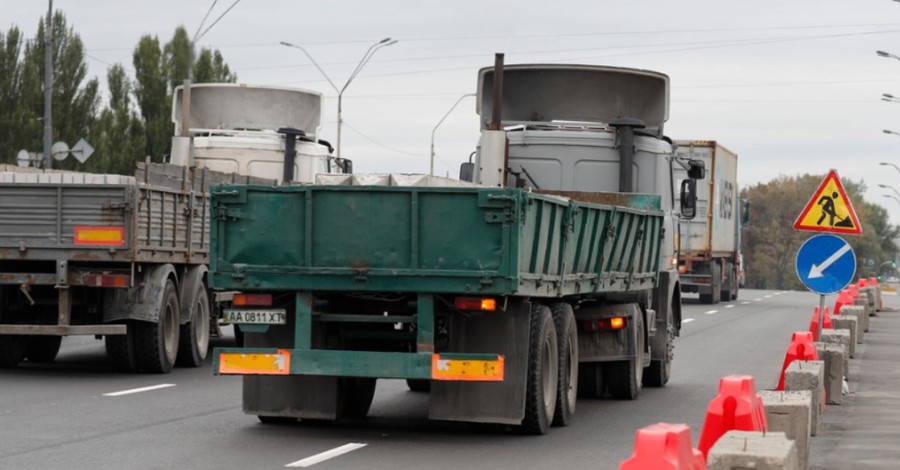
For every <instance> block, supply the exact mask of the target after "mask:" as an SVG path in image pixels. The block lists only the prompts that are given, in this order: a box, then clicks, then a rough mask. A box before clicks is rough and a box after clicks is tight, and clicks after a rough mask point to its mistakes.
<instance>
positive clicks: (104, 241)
mask: <svg viewBox="0 0 900 470" xmlns="http://www.w3.org/2000/svg"><path fill="white" fill-rule="evenodd" d="M74 242H75V244H76V245H94V246H124V245H125V227H122V226H105V227H98V226H89V225H78V226H76V227H75V239H74Z"/></svg>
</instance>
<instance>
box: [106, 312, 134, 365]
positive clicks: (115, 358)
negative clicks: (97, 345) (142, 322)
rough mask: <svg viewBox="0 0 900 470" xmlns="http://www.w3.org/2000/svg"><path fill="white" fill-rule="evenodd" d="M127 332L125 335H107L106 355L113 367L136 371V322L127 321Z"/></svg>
mask: <svg viewBox="0 0 900 470" xmlns="http://www.w3.org/2000/svg"><path fill="white" fill-rule="evenodd" d="M125 324H126V328H127V333H126V334H124V335H106V336H104V337H103V342H104V343H106V357H108V358H109V361H110V362H112V365H113V367H114V368H115V369H116V370H118V371H120V372H134V371H136V370H137V361H136V360H135V357H134V322H131V321H126V323H125Z"/></svg>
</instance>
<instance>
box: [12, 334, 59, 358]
mask: <svg viewBox="0 0 900 470" xmlns="http://www.w3.org/2000/svg"><path fill="white" fill-rule="evenodd" d="M22 340H23V341H22V342H23V346H24V353H25V354H24V355H25V359H27V360H28V362H53V360H54V359H56V355H57V354H59V345H60V343H62V336H44V335H34V336H24V337H23V338H22Z"/></svg>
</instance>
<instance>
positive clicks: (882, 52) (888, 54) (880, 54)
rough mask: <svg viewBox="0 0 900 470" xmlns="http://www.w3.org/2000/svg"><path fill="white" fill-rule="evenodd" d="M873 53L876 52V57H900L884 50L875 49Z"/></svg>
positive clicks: (899, 58) (898, 58)
mask: <svg viewBox="0 0 900 470" xmlns="http://www.w3.org/2000/svg"><path fill="white" fill-rule="evenodd" d="M875 53H876V54H878V57H889V58H891V59H897V60H900V57H897V56H896V55H894V54H891V53H888V52H884V51H875Z"/></svg>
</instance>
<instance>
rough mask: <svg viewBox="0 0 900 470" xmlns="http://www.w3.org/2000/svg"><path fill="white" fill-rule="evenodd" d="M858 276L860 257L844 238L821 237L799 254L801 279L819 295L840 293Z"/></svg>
mask: <svg viewBox="0 0 900 470" xmlns="http://www.w3.org/2000/svg"><path fill="white" fill-rule="evenodd" d="M855 273H856V255H855V254H854V253H853V249H852V248H850V245H849V244H848V243H847V242H846V241H844V239H842V238H841V237H838V236H835V235H830V234H821V235H816V236H814V237H812V238H810V239H809V240H806V241H805V242H803V245H801V246H800V249H799V250H797V277H799V278H800V281H802V282H803V284H805V285H806V287H807V288H809V290H811V291H813V292H815V293H817V294H833V293H835V292H838V291H840V290H841V289H843V288H844V287H847V284H849V283H850V280H851V279H853V275H854V274H855Z"/></svg>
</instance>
